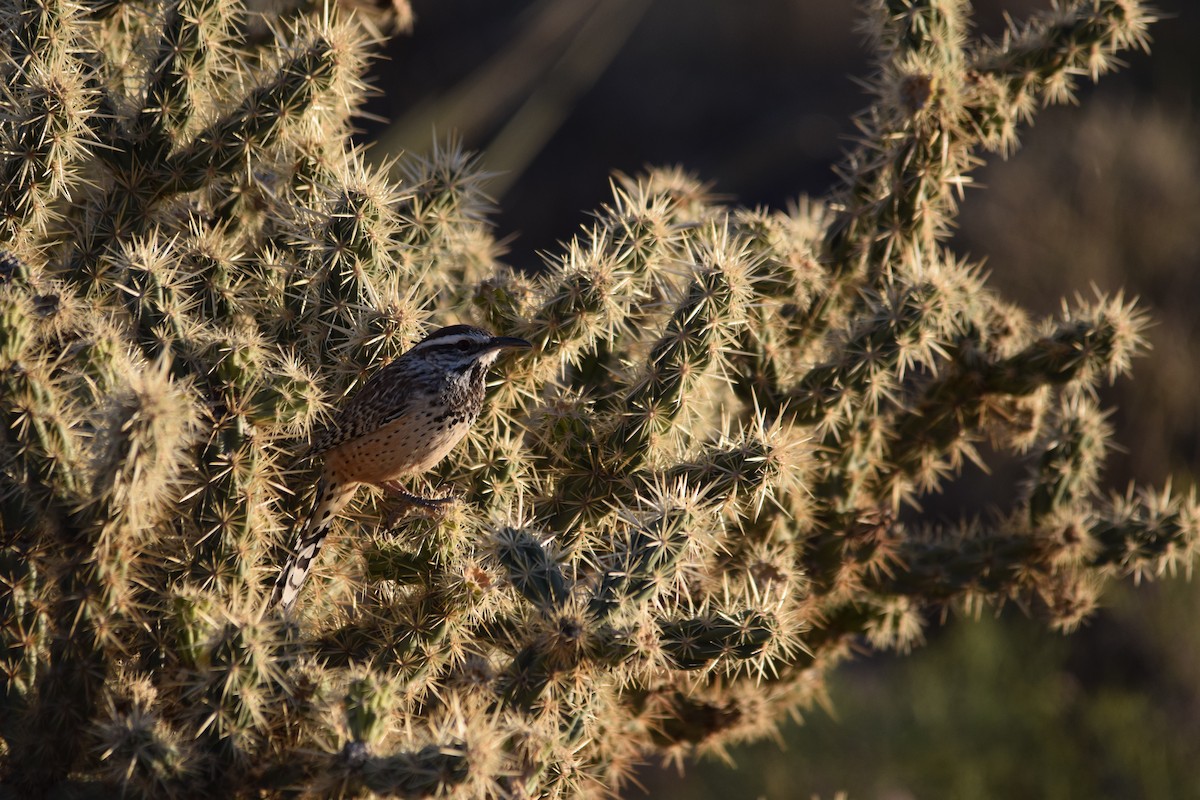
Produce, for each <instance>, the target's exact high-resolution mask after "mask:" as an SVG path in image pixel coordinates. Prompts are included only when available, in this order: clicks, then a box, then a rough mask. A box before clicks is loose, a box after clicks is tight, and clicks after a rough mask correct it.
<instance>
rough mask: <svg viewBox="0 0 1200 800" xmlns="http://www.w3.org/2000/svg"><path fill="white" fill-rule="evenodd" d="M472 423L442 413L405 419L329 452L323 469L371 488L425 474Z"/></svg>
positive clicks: (468, 418)
mask: <svg viewBox="0 0 1200 800" xmlns="http://www.w3.org/2000/svg"><path fill="white" fill-rule="evenodd" d="M473 421H474V418H473V416H467V415H465V414H462V413H457V414H456V413H453V412H450V411H447V410H445V409H432V410H428V411H423V412H419V413H416V414H412V415H406V416H403V417H401V418H400V419H397V420H395V421H394V422H390V423H388V424H387V425H385V426H383V427H382V428H380V429H379V430H377V431H373V432H371V433H368V434H366V435H365V436H362V437H359V438H358V439H353V440H351V441H349V442H346V443H344V444H342V445H341V446H339V447H337V448H334V449H333V450H330V451H329V452H328V453H327V454H326V455H325V466H326V468H327V469H330V468H332V469H334V470H336V471H337V473H338V474H339V476H340V477H341V478H342V479H343V480H352V481H358V482H360V483H373V484H380V483H383V482H384V481H391V480H395V479H396V478H399V477H401V476H402V475H408V474H412V473H420V472H425V471H426V470H429V469H432V468H433V467H434V465H436V464H437V463H438V462H439V461H441V460H442V459H443V458H445V457H446V454H447V453H449V452H450V451H451V450H452V449H454V445H456V444H458V442H459V440H460V439H462V437H463V436H465V435H466V433H467V429H468V428H470V427H471V423H472V422H473Z"/></svg>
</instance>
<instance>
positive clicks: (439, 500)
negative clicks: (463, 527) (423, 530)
mask: <svg viewBox="0 0 1200 800" xmlns="http://www.w3.org/2000/svg"><path fill="white" fill-rule="evenodd" d="M383 488H385V489H387V490H388V493H389V494H390V495H391V496H392V497H393V498H394V499H395V500H396V501H397V504H396V507H395V508H393V509H392V511H391V512H390V513H389V514H388V516H387V518H386V519H385V520H384V523H383V524H384V527H385V528H392V527H395V525H396V523H397V522H399V521H400V520H401V518H403V517H404V516H405V515H407V514H408V512H409V511H413V510H417V511H421V512H424V513H425V514H426V515H427V516H432V517H442V516H445V514H446V512H447V511H448V510H449V507H450V505H451V504H452V503H455V502H457V501H458V497H456V496H455V495H453V494H448V495H445V496H443V497H421V496H420V495H417V494H413V493H412V492H410V491H408V490H407V489H405V488H404V487H403V486H401V485H400V484H399V483H397V482H396V481H389V482H388V483H385V484H383Z"/></svg>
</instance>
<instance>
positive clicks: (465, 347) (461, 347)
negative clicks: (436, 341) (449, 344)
mask: <svg viewBox="0 0 1200 800" xmlns="http://www.w3.org/2000/svg"><path fill="white" fill-rule="evenodd" d="M455 347H457V348H458V349H459V351H461V352H463V353H465V352H467V351H468V350H470V349H471V343H470V342H468V341H467V340H466V339H463V340H462V341H461V342H459V343H458V344H457V345H455Z"/></svg>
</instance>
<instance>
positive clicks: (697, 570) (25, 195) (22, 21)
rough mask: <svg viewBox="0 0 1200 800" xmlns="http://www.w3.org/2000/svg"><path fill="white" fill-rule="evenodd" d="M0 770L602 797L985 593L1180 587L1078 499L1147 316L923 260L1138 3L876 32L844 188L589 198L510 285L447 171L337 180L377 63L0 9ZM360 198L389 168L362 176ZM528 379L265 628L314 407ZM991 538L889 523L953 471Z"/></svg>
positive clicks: (1187, 509) (453, 166) (338, 544)
mask: <svg viewBox="0 0 1200 800" xmlns="http://www.w3.org/2000/svg"><path fill="white" fill-rule="evenodd" d="M2 8H3V11H2V15H3V24H4V29H5V30H11V31H15V32H16V33H15V36H13V37H12V38H11V39H10V40H8V44H7V45H6V46H7V47H8V50H7V52H6V54H5V57H4V58H3V59H2V60H0V73H2V75H3V87H4V88H3V90H2V91H3V92H4V95H3V107H2V118H0V131H2V136H3V147H2V151H0V157H2V165H3V166H2V169H3V175H4V180H3V182H0V209H2V210H3V213H2V214H0V238H2V239H3V241H4V243H5V245H4V246H5V248H6V253H5V255H4V258H3V264H2V269H0V399H2V405H0V431H2V437H0V463H2V464H3V473H2V475H0V536H2V538H0V681H2V683H0V760H2V763H3V764H4V766H5V768H6V770H7V776H6V780H8V781H10V782H11V783H12V784H13V785H15V786H16V787H17V788H18V791H19V792H21V793H22V796H26V797H37V796H41V795H43V794H45V793H47V792H49V791H50V790H52V789H54V788H55V787H57V786H59V785H60V784H62V783H63V782H65V781H67V780H68V779H74V778H84V779H86V780H89V781H99V782H100V784H101V785H102V786H106V787H109V788H111V789H113V790H114V791H120V792H122V793H125V794H128V795H131V796H139V797H153V798H172V797H191V796H204V797H211V796H218V795H219V796H239V795H240V796H260V795H262V794H264V793H267V794H270V793H279V794H287V793H300V794H309V795H316V796H324V795H364V794H370V793H375V794H378V795H406V796H408V795H412V796H423V795H438V794H445V795H454V796H468V797H474V796H480V797H490V796H514V795H515V796H525V795H531V796H532V795H536V796H568V795H570V796H573V795H576V794H603V793H606V792H607V791H610V790H611V789H612V787H614V786H618V785H619V784H620V782H621V779H622V778H624V777H625V776H626V775H627V774H628V772H629V770H630V768H631V767H632V766H633V765H634V764H636V763H637V762H638V761H640V760H644V759H646V758H648V757H650V756H652V755H654V754H655V753H661V754H666V755H668V756H671V757H682V756H685V755H687V754H689V753H692V752H695V751H704V750H711V749H719V748H721V747H723V746H725V745H726V744H728V743H730V742H733V741H737V740H741V739H745V738H749V737H755V736H761V735H763V734H765V733H766V732H768V731H769V730H770V729H771V727H772V726H773V725H774V724H775V721H776V720H777V719H778V717H779V716H780V714H781V713H783V712H785V711H786V710H788V709H792V708H796V707H798V706H803V705H805V704H807V703H809V702H811V701H812V700H813V699H814V698H816V697H818V696H819V695H820V694H821V691H822V682H823V681H822V679H823V676H824V675H825V673H826V672H827V671H828V670H829V669H830V668H832V667H833V666H834V665H835V664H837V663H838V661H839V660H840V659H841V658H843V657H844V656H845V655H846V654H847V652H848V650H849V647H850V644H851V643H852V642H853V641H855V640H856V639H858V638H860V637H865V638H866V639H867V640H868V641H869V642H870V643H871V644H873V645H874V646H876V647H881V648H907V647H910V646H912V645H913V644H915V643H917V642H919V640H920V637H921V629H922V624H923V620H924V618H925V615H924V613H923V612H924V611H925V610H927V609H929V608H931V607H939V606H945V605H963V604H966V605H977V604H980V603H995V604H1000V603H1004V602H1005V601H1008V600H1018V601H1020V602H1021V603H1022V605H1023V606H1025V607H1027V608H1034V609H1038V610H1039V611H1040V612H1041V613H1043V614H1045V615H1046V617H1047V619H1048V620H1049V621H1050V622H1051V623H1052V624H1053V625H1056V626H1059V627H1064V628H1069V627H1071V626H1072V625H1074V624H1075V623H1076V622H1078V621H1079V620H1080V618H1081V617H1083V616H1084V615H1086V614H1087V613H1088V612H1089V611H1090V610H1091V609H1092V607H1093V605H1094V602H1095V598H1096V595H1097V592H1098V591H1099V589H1100V587H1101V586H1102V585H1103V583H1104V582H1105V581H1106V580H1110V579H1113V578H1120V577H1124V576H1130V575H1132V576H1134V577H1156V576H1158V575H1161V574H1163V573H1164V572H1168V571H1171V570H1173V569H1174V568H1175V567H1176V566H1179V565H1188V564H1190V563H1191V558H1192V556H1193V555H1194V551H1195V548H1196V542H1197V530H1198V527H1200V519H1198V516H1200V510H1198V508H1197V505H1196V503H1195V500H1194V499H1193V498H1191V497H1187V498H1181V497H1176V496H1173V495H1172V494H1171V493H1170V492H1169V491H1158V490H1153V489H1138V490H1131V491H1130V492H1129V494H1127V495H1125V496H1120V497H1113V498H1105V497H1102V496H1099V495H1098V493H1097V488H1096V487H1097V485H1098V479H1099V470H1100V466H1101V464H1102V462H1103V456H1104V453H1105V449H1106V447H1107V446H1108V438H1109V437H1108V427H1107V425H1106V423H1105V414H1104V411H1103V410H1101V409H1100V408H1098V407H1097V401H1096V392H1095V389H1096V387H1097V386H1098V385H1100V384H1101V383H1103V382H1104V381H1107V380H1111V379H1112V378H1113V377H1114V376H1116V375H1118V374H1120V373H1123V372H1125V371H1126V370H1127V369H1128V367H1129V363H1130V359H1131V358H1132V357H1133V356H1134V355H1136V354H1137V352H1138V351H1139V348H1140V346H1141V338H1140V336H1139V331H1140V328H1141V326H1142V324H1143V320H1142V317H1141V316H1140V315H1139V314H1138V313H1137V312H1136V311H1135V310H1134V309H1133V307H1132V305H1131V304H1129V303H1127V302H1126V301H1124V300H1123V299H1122V298H1121V297H1095V298H1092V299H1078V300H1075V301H1073V302H1071V303H1068V304H1066V305H1065V306H1064V310H1063V312H1062V314H1061V316H1060V317H1058V318H1056V319H1050V320H1044V321H1036V320H1031V319H1030V318H1029V317H1028V316H1027V315H1026V314H1025V313H1023V312H1022V311H1021V310H1020V309H1018V308H1015V307H1013V306H1012V305H1010V304H1008V303H1006V302H1004V301H1003V300H1002V299H1001V298H999V297H997V296H996V295H995V294H993V293H992V292H991V291H989V290H988V288H987V287H986V286H985V284H984V282H983V279H982V277H981V275H980V274H979V271H978V270H977V269H976V268H975V267H974V266H973V265H971V264H969V263H964V262H963V261H962V260H960V259H958V258H956V257H955V256H954V255H953V254H952V253H950V252H948V251H947V250H946V248H945V245H944V237H945V233H946V231H947V230H948V228H949V226H950V223H951V220H952V218H953V215H954V213H955V201H956V196H957V192H958V190H959V188H960V187H961V186H962V185H963V184H964V183H965V182H966V181H967V177H966V176H967V173H968V172H969V170H970V168H971V167H972V166H973V164H974V163H975V162H976V160H977V158H978V153H979V152H980V150H981V149H990V150H1004V151H1007V150H1010V149H1012V148H1013V146H1014V142H1015V138H1014V132H1015V130H1016V129H1017V127H1018V126H1019V124H1020V123H1021V122H1022V121H1023V120H1024V118H1026V117H1028V116H1029V115H1030V114H1031V113H1032V112H1033V110H1034V109H1035V108H1036V107H1037V106H1038V105H1039V104H1042V103H1047V102H1057V101H1061V100H1063V99H1065V98H1067V97H1069V96H1070V90H1071V85H1072V81H1073V80H1074V79H1075V77H1076V76H1079V75H1090V76H1092V77H1095V76H1097V75H1099V74H1100V73H1101V72H1104V71H1106V70H1107V69H1108V68H1109V67H1110V66H1111V65H1112V64H1113V63H1115V59H1116V56H1117V54H1118V53H1119V52H1120V51H1122V50H1124V49H1128V48H1131V47H1134V48H1136V47H1143V46H1144V45H1145V41H1146V27H1147V25H1148V24H1149V22H1150V21H1151V20H1150V14H1149V12H1148V11H1147V10H1146V8H1145V7H1144V6H1143V5H1142V4H1141V3H1140V2H1138V1H1137V0H1075V2H1071V3H1063V4H1060V5H1058V6H1056V7H1055V8H1054V9H1053V10H1051V11H1049V12H1047V13H1045V14H1043V15H1041V16H1038V17H1035V18H1034V19H1032V20H1030V21H1029V22H1028V23H1027V24H1025V25H1023V26H1021V27H1015V28H1014V29H1013V30H1012V31H1011V32H1010V33H1009V34H1008V35H1007V36H1005V37H1004V38H1003V39H1002V40H1001V41H999V42H992V43H978V42H973V41H970V40H969V39H968V37H967V35H966V31H967V28H968V25H967V17H968V12H969V8H968V4H967V3H966V2H965V0H874V2H872V3H871V4H870V8H869V10H868V16H869V19H870V20H871V39H872V43H873V45H874V47H875V49H876V52H877V54H878V57H877V60H878V71H877V75H876V76H875V78H874V80H873V82H872V84H871V86H872V89H873V96H874V100H873V103H872V105H871V107H870V109H869V110H868V111H867V112H866V113H864V115H863V116H862V118H861V120H860V126H861V131H862V134H861V141H860V143H859V144H858V145H857V147H856V148H855V149H854V150H853V152H851V153H850V154H849V156H848V157H847V159H846V162H845V164H844V165H843V167H842V173H841V174H842V175H843V178H844V185H843V188H842V189H841V190H840V192H839V193H838V195H837V196H835V197H832V198H830V199H828V200H826V201H817V200H809V201H805V202H803V203H801V204H799V205H798V206H797V207H796V208H794V209H792V210H790V211H788V212H786V213H784V212H774V211H751V210H746V209H738V208H731V207H727V206H724V205H721V204H719V203H717V202H715V201H714V199H713V198H711V197H709V196H708V195H707V194H706V192H705V190H704V188H703V186H702V185H700V184H699V183H697V182H696V181H695V180H694V179H692V178H690V177H688V176H686V175H682V174H679V173H677V172H670V171H659V172H652V173H650V174H647V175H644V176H642V177H639V178H621V179H620V180H618V181H617V182H616V185H615V189H614V194H613V198H612V199H611V201H610V202H608V203H607V204H606V205H604V206H602V208H601V209H600V211H599V212H598V213H597V215H596V216H595V221H594V222H592V223H591V224H590V225H589V226H588V227H587V228H585V229H584V230H582V231H581V232H580V233H579V234H578V235H577V236H576V237H575V238H574V239H573V240H571V241H570V242H568V243H566V244H565V245H564V247H563V249H562V252H561V253H560V254H558V255H557V256H553V257H551V258H550V259H548V263H546V264H545V265H544V267H543V268H542V269H541V270H540V271H537V272H536V274H530V273H527V272H523V271H518V270H513V269H510V268H509V267H507V266H505V265H502V264H499V263H497V261H496V257H495V254H496V252H497V248H496V246H495V243H494V241H493V240H492V238H491V236H490V233H489V230H488V226H487V223H486V213H487V209H488V201H487V198H486V197H485V195H484V194H482V191H481V186H480V183H481V172H480V168H479V165H477V164H476V163H475V162H474V161H473V160H472V159H471V158H469V157H466V156H464V155H462V154H461V153H459V152H457V151H456V150H455V149H453V148H450V149H442V150H439V151H437V152H435V154H434V155H433V157H432V158H431V159H429V160H427V161H421V160H417V159H411V158H409V159H405V160H402V161H400V162H398V163H397V164H395V165H389V167H388V168H387V169H382V170H372V169H370V168H368V167H366V166H364V163H363V160H362V156H361V153H360V152H359V151H357V150H356V149H354V148H352V147H348V146H347V145H346V140H347V135H346V134H347V132H348V130H349V122H348V120H349V117H350V116H351V115H352V114H353V112H354V110H355V108H356V106H357V104H358V102H359V100H360V98H361V95H362V91H363V89H362V84H361V83H360V74H361V72H362V69H363V65H364V62H365V60H366V58H367V52H368V49H369V46H370V44H371V42H370V40H369V36H368V35H367V33H365V31H367V30H370V28H368V27H366V26H360V25H359V23H358V22H356V18H355V17H354V16H352V15H347V14H345V13H334V12H332V11H328V10H324V11H320V12H315V15H314V12H313V11H312V10H311V9H310V8H309V6H308V5H307V4H303V3H298V4H294V5H293V6H290V7H289V9H288V10H286V11H278V12H273V13H276V14H277V16H276V18H275V19H274V20H273V22H272V25H271V26H270V27H271V29H272V30H274V31H276V32H277V33H276V34H275V35H274V37H273V38H272V37H269V36H264V35H263V29H262V28H261V26H259V27H257V28H251V27H249V23H248V22H247V21H246V20H247V18H246V17H245V16H244V14H243V12H242V10H240V9H239V8H238V7H236V6H235V5H234V3H233V1H232V0H172V1H171V2H165V1H164V2H159V1H158V0H154V2H147V3H144V4H116V3H107V2H98V3H92V4H88V3H77V2H73V0H4V3H3V6H2ZM392 167H394V168H395V170H396V171H398V172H399V173H400V174H401V175H402V178H400V179H399V180H396V179H393V178H392V177H390V174H391V172H392ZM451 321H473V322H476V323H478V324H483V325H486V326H488V327H491V328H493V329H495V330H496V331H497V332H501V333H504V334H506V335H514V336H521V337H523V338H526V339H528V340H530V341H531V342H533V343H534V346H535V349H534V352H533V354H532V355H531V356H529V357H527V358H524V359H521V360H515V361H512V362H508V363H506V364H505V366H504V370H503V374H501V375H500V376H499V378H498V379H497V380H496V381H495V382H494V385H493V386H492V387H491V392H492V396H491V398H490V402H489V406H488V408H489V410H488V411H487V412H485V416H484V418H483V419H481V421H480V423H479V424H478V425H477V427H476V430H475V431H474V433H473V434H472V436H471V437H470V438H469V439H468V441H467V442H466V443H465V444H464V445H463V446H461V447H460V448H459V449H458V450H457V451H456V452H455V453H454V454H453V455H452V456H451V457H450V458H448V459H447V460H446V461H445V462H444V463H443V464H442V465H441V467H440V468H439V470H438V474H437V475H436V476H433V479H435V480H437V481H439V482H443V483H446V484H453V485H454V486H456V488H457V489H458V491H459V492H460V493H461V494H462V496H463V502H462V503H461V504H459V505H458V506H457V507H456V508H454V509H453V510H452V511H451V512H450V513H448V514H447V515H446V516H445V517H444V518H438V519H432V518H427V517H424V516H420V515H416V516H408V517H402V518H401V519H400V521H399V522H398V524H396V526H395V528H394V529H391V530H387V529H385V528H384V526H383V525H382V524H381V520H384V519H387V518H388V517H389V514H388V511H389V509H388V507H387V502H386V499H385V498H383V497H381V496H378V495H370V496H366V497H364V498H362V499H361V500H360V502H359V503H358V505H356V506H355V507H354V508H353V510H352V513H351V515H350V517H349V518H348V519H346V520H343V521H342V522H341V523H339V526H338V529H339V531H340V534H341V535H335V537H334V540H333V545H334V546H333V547H331V548H328V549H331V550H334V551H336V552H332V553H326V554H325V557H324V559H323V560H322V561H321V562H320V563H319V565H318V566H317V568H316V571H315V576H314V577H315V579H314V580H313V581H312V582H311V583H310V584H309V587H308V590H307V594H306V596H305V597H304V598H303V599H302V602H301V614H300V615H299V616H298V617H296V618H286V619H285V618H281V617H279V616H276V615H270V614H268V615H266V616H264V615H262V614H261V611H260V610H261V608H262V606H263V603H264V601H265V599H266V595H267V594H268V593H269V591H270V587H271V583H272V581H273V580H274V578H275V572H276V569H277V565H278V564H279V563H280V560H281V554H282V552H283V550H284V548H286V547H287V545H288V543H289V531H290V528H291V526H292V525H293V523H294V520H295V519H296V517H297V516H298V515H299V514H300V513H301V512H302V510H303V508H304V506H305V504H306V503H307V502H309V499H310V498H309V496H308V494H307V493H306V490H305V488H304V487H306V486H308V485H310V484H311V479H312V477H313V475H314V470H313V468H312V467H311V465H309V464H307V463H306V462H305V461H304V460H303V458H302V456H303V452H304V449H305V443H306V441H307V438H308V436H309V435H310V433H311V432H312V431H313V430H314V428H315V426H316V425H317V424H319V421H320V418H321V417H322V416H323V415H324V414H325V413H326V412H327V411H328V410H329V409H330V408H331V407H332V406H335V405H336V404H337V403H338V402H339V398H342V397H344V396H346V394H347V393H348V392H350V391H351V390H352V389H353V388H354V387H355V386H356V385H357V384H358V383H360V382H361V381H362V379H363V377H364V376H365V375H367V374H368V373H369V372H370V371H371V370H372V369H374V368H375V367H376V366H377V365H379V364H380V363H382V362H383V361H384V360H386V359H388V358H390V357H392V356H394V355H396V354H397V353H398V352H400V351H401V350H402V349H403V348H404V347H405V345H406V344H408V343H410V342H411V341H413V340H414V338H416V336H417V335H418V333H419V332H420V331H421V330H422V329H423V328H424V327H425V326H426V325H427V324H430V323H435V322H436V323H448V322H451ZM984 440H986V441H989V442H990V443H991V444H992V446H994V447H996V448H1000V449H1002V450H1006V451H1009V452H1013V453H1016V454H1018V455H1020V456H1022V457H1024V458H1025V460H1026V461H1027V463H1028V465H1029V478H1028V481H1027V483H1026V484H1025V485H1024V486H1023V487H1017V488H1016V490H1015V491H1016V493H1017V499H1016V500H1015V501H1014V505H1013V506H1012V508H1011V509H1009V510H1007V511H1005V512H1003V513H998V514H997V515H994V516H980V517H979V518H977V519H972V520H967V521H965V522H964V523H962V524H961V525H958V526H952V527H935V526H931V525H916V526H913V525H909V524H902V523H901V522H899V521H898V520H897V512H898V511H899V510H900V509H901V508H902V507H903V506H905V505H906V504H911V503H913V502H914V501H916V500H917V499H919V498H920V497H921V496H922V495H924V494H927V493H929V492H932V491H935V490H937V489H938V487H939V486H941V484H942V483H943V482H944V481H945V480H946V479H947V478H948V477H952V476H953V475H954V474H955V473H956V472H957V471H958V470H959V468H960V467H961V465H962V464H963V463H964V461H965V460H967V459H975V458H978V456H977V454H976V450H975V447H976V445H977V444H978V443H979V442H981V441H984Z"/></svg>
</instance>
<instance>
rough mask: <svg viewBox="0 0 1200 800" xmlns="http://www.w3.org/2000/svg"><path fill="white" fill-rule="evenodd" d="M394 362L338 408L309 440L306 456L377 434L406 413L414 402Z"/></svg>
mask: <svg viewBox="0 0 1200 800" xmlns="http://www.w3.org/2000/svg"><path fill="white" fill-rule="evenodd" d="M394 365H395V362H392V364H389V365H388V366H386V367H384V368H383V369H381V370H380V371H379V372H377V373H375V374H374V375H372V376H371V378H370V379H369V380H368V381H367V382H366V383H365V384H363V386H362V388H361V389H359V390H358V391H357V392H355V393H354V395H353V396H352V397H351V398H350V399H349V400H348V401H347V402H346V405H344V406H342V408H341V410H340V411H338V413H337V415H336V416H335V417H334V418H333V422H332V423H330V425H329V427H327V428H325V429H324V430H323V431H321V433H320V434H318V435H317V436H316V437H314V438H313V443H312V447H311V448H309V455H312V456H316V455H320V454H321V453H325V452H328V451H330V450H332V449H334V448H335V447H339V446H341V445H343V444H345V443H346V442H350V441H353V440H355V439H357V438H359V437H361V436H366V435H367V434H369V433H371V432H373V431H377V430H379V429H380V428H382V427H383V426H384V425H387V424H388V423H389V422H392V421H393V420H396V419H399V418H400V417H402V416H404V414H406V413H408V411H409V409H410V408H411V407H412V405H413V402H414V400H415V393H414V392H413V387H412V385H411V381H407V380H405V379H404V376H403V372H402V371H401V370H395V369H392V367H393V366H394Z"/></svg>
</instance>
